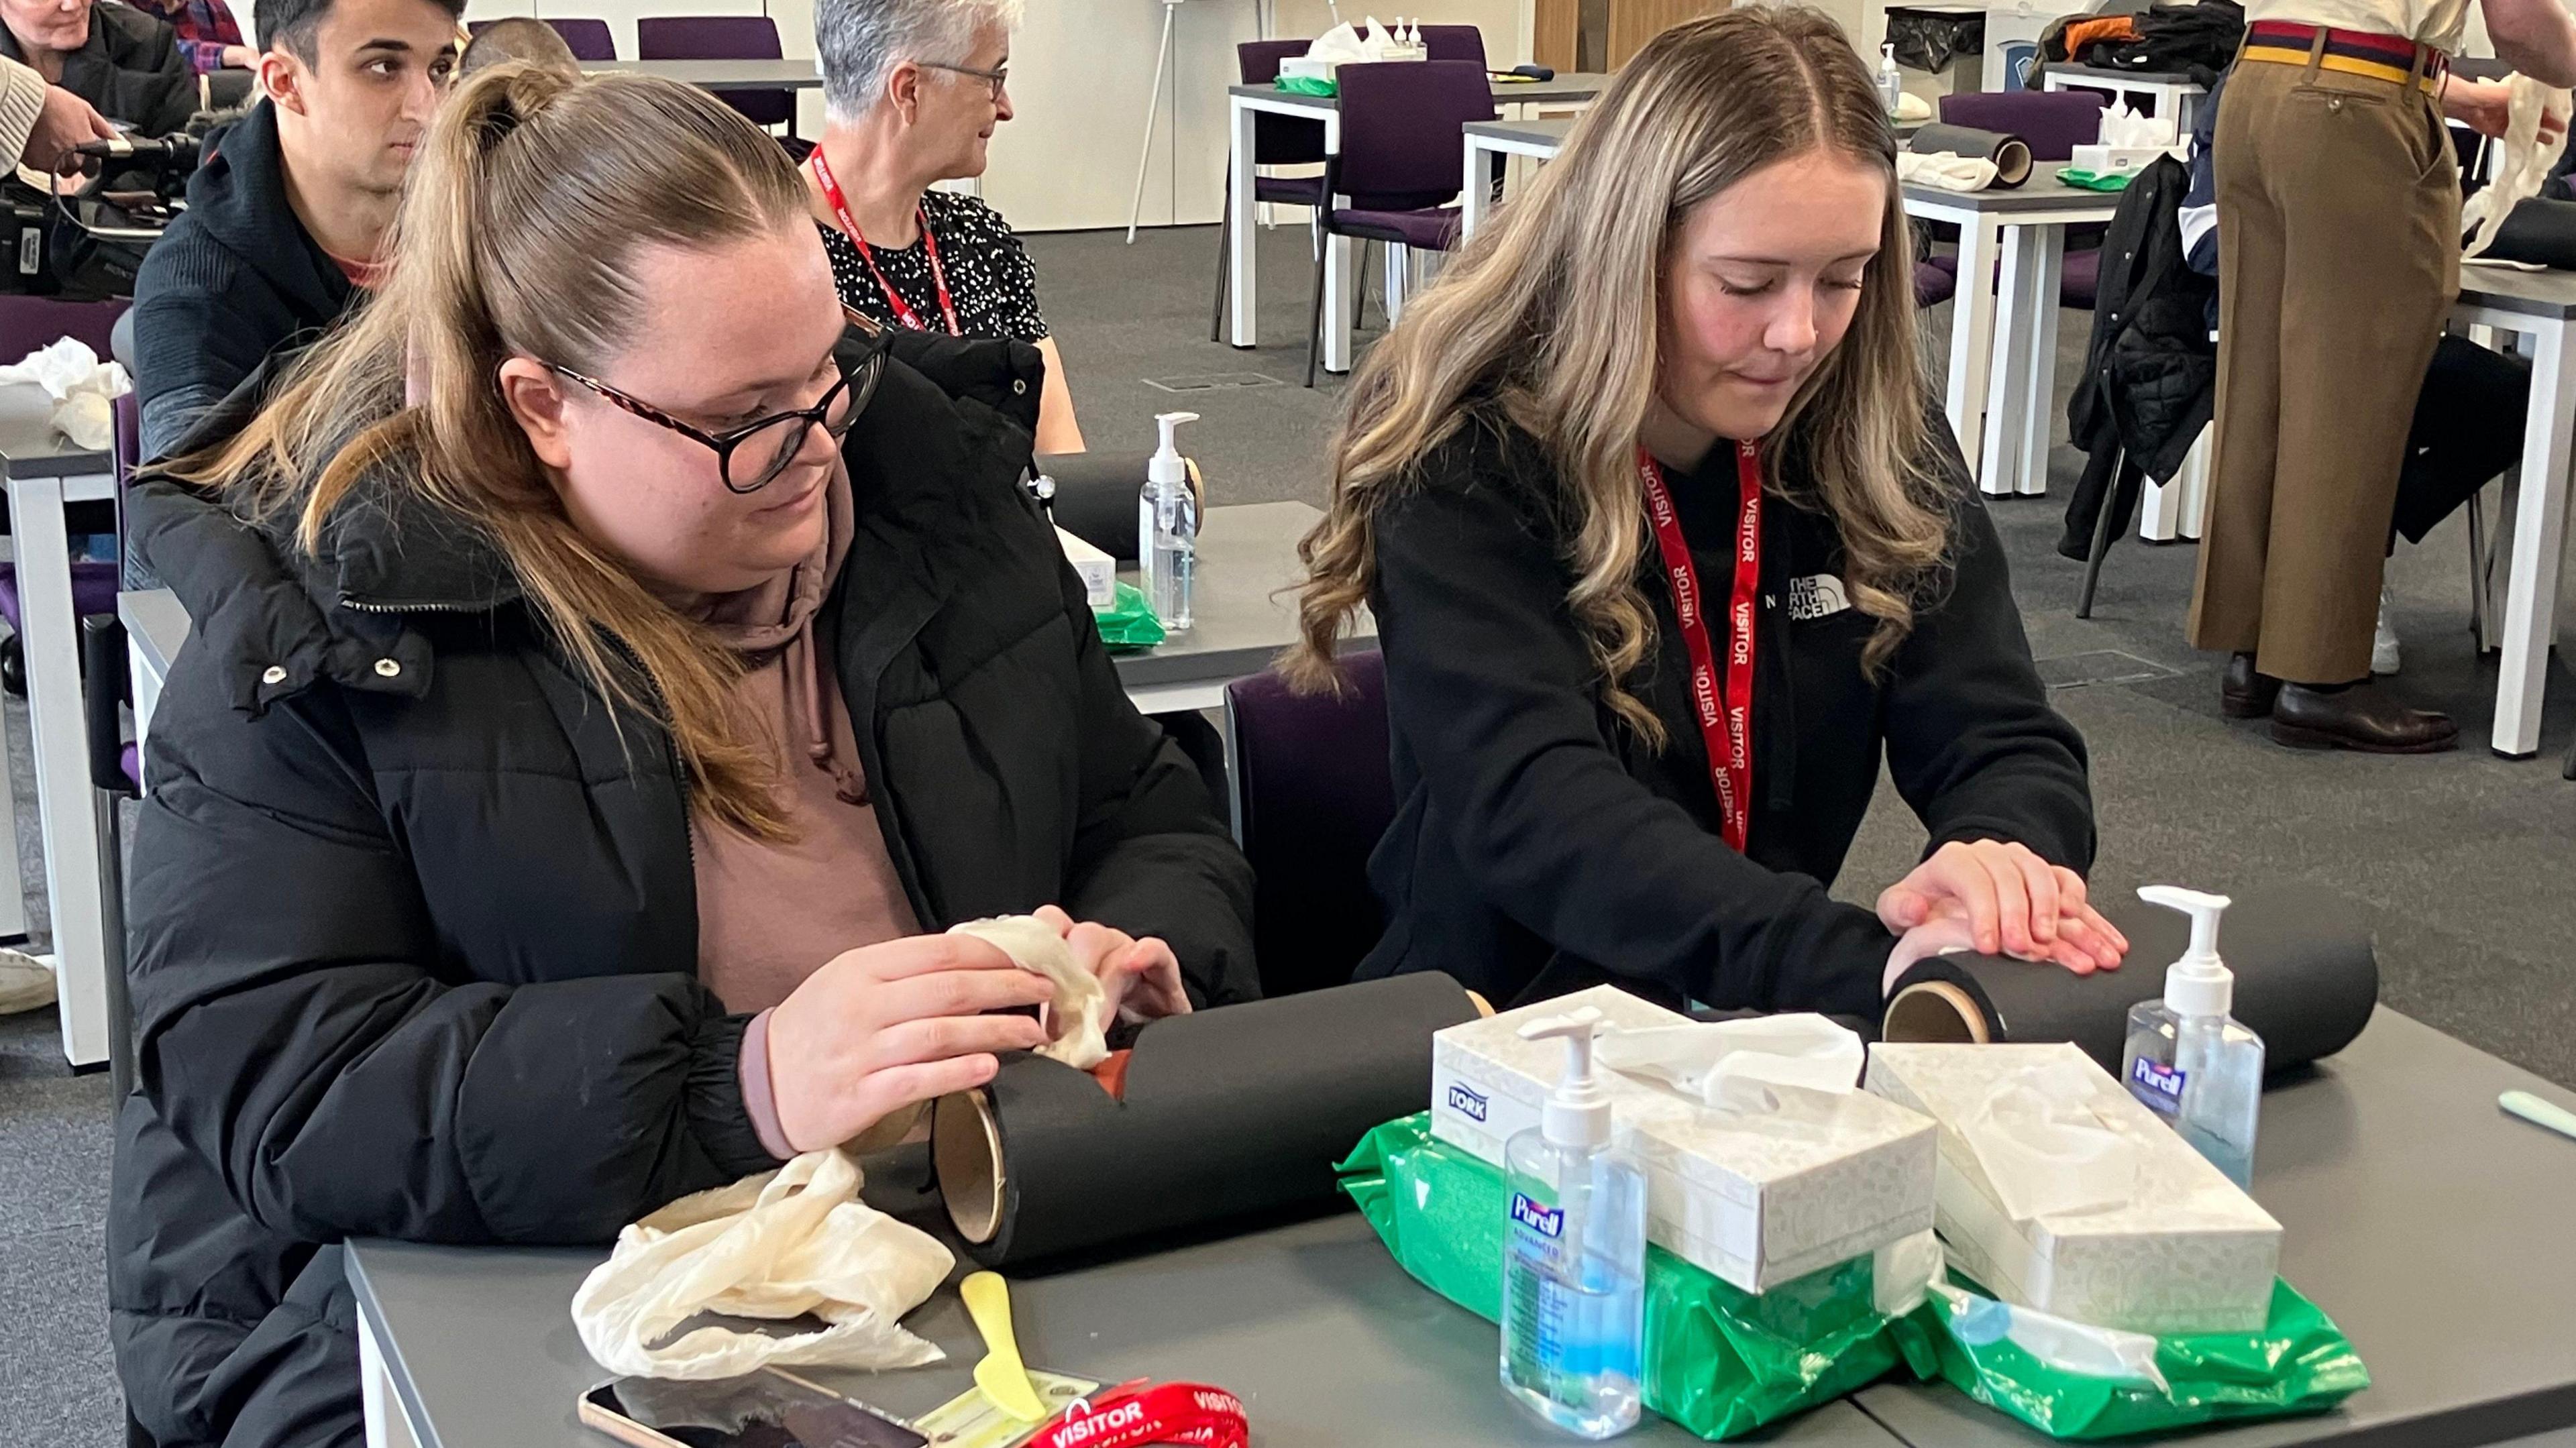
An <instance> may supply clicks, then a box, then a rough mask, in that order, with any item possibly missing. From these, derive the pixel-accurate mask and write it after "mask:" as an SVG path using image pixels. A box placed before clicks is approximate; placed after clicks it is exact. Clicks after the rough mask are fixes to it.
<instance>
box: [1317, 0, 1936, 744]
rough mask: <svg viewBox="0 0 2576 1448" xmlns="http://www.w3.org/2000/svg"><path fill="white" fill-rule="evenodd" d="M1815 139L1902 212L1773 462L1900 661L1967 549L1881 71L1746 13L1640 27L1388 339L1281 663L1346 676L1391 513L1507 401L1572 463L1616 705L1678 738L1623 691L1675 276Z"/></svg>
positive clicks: (1567, 514) (1341, 438)
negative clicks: (1581, 112) (1956, 531)
mask: <svg viewBox="0 0 2576 1448" xmlns="http://www.w3.org/2000/svg"><path fill="white" fill-rule="evenodd" d="M1818 150H1832V151H1834V152H1838V153H1840V154H1841V155H1843V156H1845V157H1848V158H1851V159H1854V160H1857V161H1859V162H1861V163H1863V164H1865V165H1868V166H1870V167H1873V168H1875V169H1877V170H1878V171H1880V172H1882V173H1884V174H1885V175H1886V176H1887V178H1888V187H1887V210H1886V219H1885V221H1884V222H1883V224H1882V225H1881V228H1880V243H1879V250H1878V254H1877V255H1876V256H1874V257H1872V258H1871V259H1870V261H1869V263H1868V266H1867V268H1866V270H1865V271H1864V273H1863V276H1862V282H1861V294H1860V301H1859V306H1858V311H1857V314H1856V315H1855V316H1854V318H1853V320H1852V325H1851V329H1850V331H1849V332H1848V333H1846V334H1845V337H1844V339H1843V342H1842V345H1841V346H1839V347H1837V348H1836V349H1835V350H1834V352H1833V353H1832V355H1831V356H1829V357H1828V358H1826V360H1825V362H1824V364H1823V365H1822V366H1820V367H1818V368H1817V369H1816V372H1815V374H1814V375H1813V376H1812V377H1810V378H1809V379H1808V380H1807V382H1806V384H1805V385H1804V386H1803V387H1801V388H1800V390H1799V392H1798V394H1797V396H1796V397H1795V398H1794V399H1793V400H1792V401H1791V403H1790V406H1789V410H1788V413H1787V415H1786V416H1785V417H1784V418H1783V420H1782V422H1781V424H1780V426H1779V427H1778V428H1777V429H1775V430H1774V431H1773V433H1772V434H1771V436H1770V437H1769V438H1767V439H1765V441H1764V444H1763V456H1764V459H1765V464H1766V466H1767V467H1768V468H1769V469H1770V473H1771V486H1772V488H1773V490H1774V491H1775V492H1776V491H1779V490H1780V487H1781V483H1780V478H1779V458H1780V456H1781V454H1782V453H1783V452H1784V451H1788V452H1795V453H1796V454H1798V455H1799V456H1801V457H1802V458H1803V459H1805V463H1806V466H1805V468H1804V469H1802V472H1804V473H1805V474H1806V475H1807V477H1809V478H1810V479H1811V480H1812V481H1811V482H1809V483H1807V484H1806V486H1807V487H1809V488H1811V489H1812V496H1799V497H1795V498H1793V499H1792V500H1793V501H1796V502H1799V503H1801V504H1805V505H1809V506H1814V507H1817V508H1819V509H1821V511H1823V512H1824V513H1826V514H1827V515H1829V516H1830V517H1831V518H1832V519H1833V522H1834V526H1835V528H1836V529H1837V531H1838V532H1839V534H1840V536H1841V540H1842V545H1843V551H1844V555H1845V560H1846V570H1847V572H1846V582H1847V584H1848V586H1849V589H1850V593H1851V597H1852V602H1853V603H1854V605H1855V606H1857V607H1858V608H1859V609H1860V610H1861V611H1862V612H1863V613H1865V614H1867V615H1869V616H1870V617H1872V618H1874V619H1876V620H1877V621H1878V626H1877V629H1876V630H1875V632H1874V633H1873V635H1872V637H1871V639H1870V641H1869V644H1868V646H1867V649H1866V650H1865V653H1864V665H1865V667H1867V668H1869V669H1871V670H1873V671H1875V670H1877V669H1878V668H1880V667H1881V666H1883V665H1884V663H1885V661H1886V660H1887V658H1888V656H1889V654H1890V653H1892V652H1893V651H1894V650H1895V648H1896V647H1897V645H1898V644H1899V643H1901V642H1903V640H1904V638H1905V636H1906V633H1907V632H1908V630H1909V629H1910V628H1911V627H1912V624H1913V618H1914V605H1915V602H1916V601H1917V599H1918V598H1919V597H1920V596H1921V593H1922V591H1923V589H1924V587H1925V586H1926V584H1927V581H1928V580H1929V579H1930V578H1931V577H1932V576H1933V575H1934V574H1935V573H1937V571H1938V570H1939V569H1940V567H1941V564H1942V560H1943V558H1944V556H1945V554H1946V552H1947V549H1948V543H1949V534H1948V514H1947V511H1946V509H1945V508H1944V507H1943V505H1942V503H1941V499H1940V484H1939V483H1938V480H1937V476H1936V474H1935V472H1934V466H1935V464H1934V453H1933V448H1932V439H1931V435H1930V431H1929V428H1928V426H1927V423H1926V419H1925V412H1924V407H1925V400H1926V395H1927V394H1926V392H1925V388H1924V381H1923V377H1922V371H1921V362H1920V360H1919V357H1918V353H1917V342H1916V327H1915V312H1914V289H1913V252H1912V246H1911V244H1910V239H1909V237H1908V234H1907V229H1906V224H1905V215H1904V211H1903V209H1902V207H1901V205H1900V204H1899V201H1898V197H1897V191H1896V181H1895V165H1896V160H1895V143H1894V141H1893V140H1892V139H1891V137H1890V135H1889V133H1888V127H1887V122H1886V119H1885V118H1884V117H1883V116H1882V115H1881V113H1880V102H1879V99H1878V92H1877V89H1876V86H1875V85H1874V83H1873V81H1872V79H1871V76H1870V74H1869V71H1868V70H1867V69H1866V68H1865V67H1864V66H1863V64H1862V62H1861V59H1860V57H1859V56H1858V55H1857V54H1856V53H1855V52H1854V51H1853V50H1852V47H1851V42H1850V41H1848V40H1847V39H1845V38H1844V36H1843V33H1842V31H1841V30H1840V29H1838V28H1837V27H1836V26H1835V24H1834V22H1833V21H1832V20H1830V19H1828V18H1826V17H1825V16H1824V15H1823V14H1821V13H1819V12H1817V11H1814V10H1809V9H1803V8H1788V9H1776V10H1775V9H1771V8H1768V7H1758V6H1745V7H1741V8H1738V9H1733V10H1728V11H1725V12H1722V13H1720V14H1717V15H1712V16H1708V17H1706V18H1704V19H1700V20H1693V21H1689V22H1687V23H1685V24H1682V25H1678V26H1675V27H1673V28H1672V29H1670V30H1667V31H1665V32H1664V33H1663V34H1661V35H1659V36H1657V37H1656V38H1655V39H1654V40H1652V41H1650V42H1648V43H1647V45H1646V47H1645V48H1644V49H1643V50H1641V51H1639V52H1638V53H1637V56H1636V58H1635V59H1633V60H1631V61H1630V62H1629V63H1628V65H1627V67H1626V68H1625V69H1623V70H1622V71H1621V72H1620V73H1619V75H1618V77H1617V79H1615V80H1613V81H1612V82H1611V84H1610V87H1609V89H1608V90H1606V91H1605V92H1603V94H1602V96H1601V100H1600V102H1599V104H1598V105H1596V106H1594V107H1593V109H1592V110H1591V111H1590V112H1589V113H1588V114H1586V115H1585V116H1584V118H1583V119H1582V120H1581V121H1580V122H1579V123H1578V124H1577V125H1576V126H1575V128H1574V132H1573V134H1572V135H1571V136H1570V137H1569V138H1568V139H1567V141H1566V145H1565V148H1564V150H1563V151H1562V152H1561V153H1560V154H1559V155H1558V156H1557V158H1556V160H1554V161H1553V162H1551V163H1550V164H1549V165H1548V166H1547V167H1545V168H1544V169H1543V170H1541V171H1540V172H1539V173H1538V176H1537V178H1536V180H1535V182H1534V183H1533V184H1532V185H1530V186H1529V187H1528V188H1527V190H1526V192H1525V194H1523V195H1522V196H1519V197H1517V198H1515V199H1514V200H1513V201H1512V203H1511V204H1510V205H1508V206H1506V207H1504V208H1502V210H1501V211H1500V213H1499V214H1498V215H1497V216H1496V217H1495V218H1494V219H1493V221H1492V223H1491V224H1490V225H1488V226H1487V227H1485V228H1484V229H1483V230H1482V231H1480V232H1479V233H1478V235H1477V236H1476V237H1475V238H1474V240H1473V241H1472V242H1471V243H1470V244H1469V245H1468V246H1467V247H1466V249H1465V250H1464V251H1463V252H1462V253H1461V254H1460V255H1458V256H1457V257H1455V258H1453V259H1452V260H1451V262H1450V263H1449V266H1448V269H1447V270H1446V271H1445V272H1444V273H1443V274H1442V275H1441V277H1440V279H1439V281H1438V282H1437V283H1435V284H1434V285H1433V286H1432V287H1430V288H1429V289H1428V290H1426V291H1424V292H1423V293H1422V294H1421V295H1420V296H1418V297H1416V298H1415V299H1413V300H1412V301H1411V302H1410V303H1409V304H1408V306H1407V307H1406V309H1405V313H1404V320H1403V321H1402V322H1400V323H1399V324H1397V326H1396V327H1395V328H1394V330H1393V331H1391V332H1390V333H1388V334H1387V336H1386V337H1384V338H1383V339H1381V340H1380V341H1379V342H1378V344H1377V345H1376V346H1375V347H1374V348H1372V349H1371V350H1370V352H1369V354H1368V357H1367V359H1366V360H1365V361H1364V362H1363V363H1362V364H1361V365H1360V368H1359V370H1358V372H1357V373H1356V375H1354V376H1353V378H1352V380H1351V384H1350V400H1349V404H1348V406H1347V409H1346V410H1345V412H1344V414H1343V419H1342V422H1341V426H1340V428H1339V430H1338V432H1337V433H1336V435H1335V437H1334V441H1333V447H1332V457H1333V475H1332V496H1331V502H1330V504H1329V507H1328V509H1327V511H1326V513H1325V516H1324V521H1323V522H1321V523H1320V524H1318V525H1316V527H1315V529H1314V531H1313V532H1312V533H1310V534H1308V535H1307V537H1306V538H1305V540H1304V541H1303V543H1301V544H1300V545H1299V552H1300V555H1301V556H1302V557H1303V558H1304V559H1305V562H1306V566H1307V569H1308V575H1309V576H1308V580H1307V582H1306V585H1305V588H1304V591H1303V594H1302V596H1301V598H1300V600H1299V605H1298V610H1299V615H1300V632H1301V635H1302V637H1301V638H1300V640H1299V642H1298V644H1297V645H1296V646H1295V647H1294V648H1293V649H1291V650H1290V652H1289V655H1288V657H1287V658H1286V660H1285V661H1284V662H1285V665H1286V668H1287V670H1288V672H1289V674H1290V676H1291V677H1292V678H1293V679H1295V680H1296V681H1298V682H1299V683H1301V684H1303V685H1305V686H1306V687H1310V688H1331V687H1333V686H1334V682H1335V677H1336V676H1335V675H1334V672H1333V667H1332V654H1333V646H1334V642H1335V640H1336V639H1337V638H1338V637H1339V635H1340V634H1341V633H1342V631H1343V630H1344V629H1345V628H1346V627H1347V626H1348V624H1349V622H1350V619H1351V616H1352V614H1353V613H1354V612H1355V611H1356V610H1358V609H1359V608H1360V607H1361V606H1362V605H1363V604H1365V603H1366V602H1367V601H1368V595H1369V589H1370V587H1371V585H1372V583H1373V582H1374V580H1375V574H1376V546H1375V526H1376V518H1377V514H1378V511H1379V509H1380V508H1382V507H1383V506H1385V505H1386V503H1387V502H1388V500H1389V499H1390V498H1392V497H1394V496H1395V495H1396V494H1397V493H1398V492H1399V490H1401V489H1403V488H1405V487H1407V486H1410V485H1411V483H1412V481H1413V479H1414V476H1415V473H1416V470H1417V468H1418V466H1419V464H1420V463H1421V462H1422V460H1423V458H1424V455H1425V454H1427V453H1428V452H1429V451H1430V450H1431V449H1432V448H1434V447H1435V446H1437V445H1438V444H1439V443H1441V442H1442V441H1444V440H1445V439H1447V438H1448V437H1449V436H1450V434H1452V433H1453V432H1455V431H1456V430H1457V429H1458V428H1459V427H1461V426H1462V425H1465V424H1466V423H1467V420H1468V415H1469V412H1470V407H1471V405H1472V403H1471V399H1474V400H1481V399H1482V398H1485V397H1490V399H1491V401H1492V404H1493V405H1494V406H1497V407H1499V408H1500V410H1501V412H1502V414H1503V416H1504V417H1505V418H1507V419H1508V420H1509V421H1511V422H1512V423H1513V424H1515V425H1516V426H1518V427H1519V428H1521V429H1522V430H1524V431H1526V432H1528V433H1529V434H1531V435H1532V436H1533V437H1535V438H1537V439H1538V440H1539V441H1540V443H1541V444H1542V445H1543V446H1544V447H1545V448H1546V449H1547V451H1548V453H1549V455H1550V457H1551V460H1552V461H1553V462H1554V464H1555V469H1556V473H1557V483H1558V487H1559V489H1560V494H1559V497H1558V500H1557V511H1558V513H1559V515H1560V516H1561V517H1562V518H1564V519H1565V520H1566V523H1567V528H1568V534H1569V544H1568V556H1567V558H1566V560H1565V561H1566V565H1567V567H1568V568H1569V569H1570V570H1571V571H1572V573H1573V576H1574V581H1573V583H1572V585H1571V586H1570V587H1569V588H1568V589H1567V590H1566V602H1567V605H1568V607H1569V608H1570V609H1571V610H1572V612H1573V615H1574V618H1575V619H1576V621H1577V622H1578V623H1579V624H1580V625H1581V626H1582V627H1583V629H1584V631H1585V632H1586V634H1587V635H1588V636H1589V640H1590V646H1591V652H1592V657H1593V661H1594V663H1595V664H1596V665H1598V667H1599V670H1600V675H1601V681H1602V688H1603V696H1604V699H1605V701H1606V702H1607V703H1608V704H1609V705H1610V706H1611V708H1613V709H1614V710H1616V711H1617V713H1618V714H1619V716H1620V717H1621V718H1623V719H1625V720H1626V721H1627V722H1628V723H1629V724H1630V725H1631V726H1632V727H1633V728H1634V729H1635V730H1636V731H1637V732H1638V733H1639V734H1640V735H1641V736H1643V737H1644V738H1646V739H1647V740H1649V741H1651V742H1654V743H1656V744H1660V743H1661V742H1662V740H1663V728H1662V726H1661V724H1660V723H1659V722H1658V721H1657V720H1656V718H1655V717H1654V715H1653V713H1652V712H1651V711H1650V710H1648V709H1647V708H1646V707H1645V706H1644V705H1643V704H1642V703H1640V702H1639V701H1638V700H1637V699H1636V698H1635V696H1633V695H1632V694H1630V693H1629V692H1628V690H1627V688H1626V681H1627V680H1628V679H1629V678H1630V677H1631V676H1632V675H1633V674H1634V673H1635V672H1636V670H1637V669H1638V668H1639V666H1640V665H1641V664H1642V663H1643V662H1644V661H1645V660H1646V658H1647V656H1648V654H1649V652H1650V651H1651V649H1652V648H1653V645H1654V641H1655V640H1654V633H1655V625H1654V614H1653V613H1652V611H1651V610H1650V609H1649V608H1648V607H1647V604H1646V599H1645V596H1644V594H1643V593H1642V592H1641V590H1640V584H1639V561H1640V559H1641V558H1642V557H1643V556H1644V549H1645V547H1646V531H1645V529H1646V510H1645V501H1644V497H1643V493H1642V490H1641V488H1640V486H1639V484H1638V481H1637V475H1636V470H1635V465H1634V459H1635V453H1636V447H1637V436H1638V429H1639V427H1640V425H1641V424H1642V423H1643V422H1644V421H1645V418H1646V414H1647V408H1648V406H1649V404H1650V403H1651V402H1652V401H1653V399H1654V397H1655V394H1656V377H1657V361H1656V349H1657V345H1658V344H1657V338H1658V331H1659V322H1660V321H1661V318H1662V315H1663V307H1662V292H1663V277H1664V268H1665V265H1666V263H1667V260H1668V259H1669V257H1670V254H1671V251H1672V248H1673V246H1674V244H1675V241H1676V238H1677V237H1678V236H1679V235H1680V233H1681V231H1682V228H1683V225H1684V222H1685V221H1686V219H1687V218H1688V217H1689V216H1690V214H1691V212H1692V210H1693V209H1694V208H1696V207H1698V206H1700V205H1702V204H1704V203H1707V202H1709V201H1710V200H1711V199H1712V198H1717V197H1720V196H1722V194H1723V193H1724V192H1725V191H1726V189H1727V188H1728V187H1730V186H1732V185H1734V184H1735V183H1736V182H1737V181H1739V180H1742V179H1743V178H1744V177H1746V176H1748V175H1750V174H1752V173H1753V172H1755V171H1758V170H1760V169H1762V168H1763V167H1766V166H1769V165H1771V164H1773V163H1775V162H1778V161H1783V160H1787V159H1791V158H1794V157H1797V156H1802V155H1805V154H1808V153H1810V152H1814V151H1818ZM1718 204H1721V205H1722V204H1724V203H1723V202H1722V201H1720V202H1719V203H1718Z"/></svg>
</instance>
